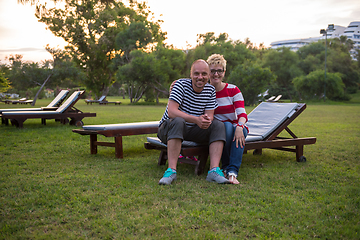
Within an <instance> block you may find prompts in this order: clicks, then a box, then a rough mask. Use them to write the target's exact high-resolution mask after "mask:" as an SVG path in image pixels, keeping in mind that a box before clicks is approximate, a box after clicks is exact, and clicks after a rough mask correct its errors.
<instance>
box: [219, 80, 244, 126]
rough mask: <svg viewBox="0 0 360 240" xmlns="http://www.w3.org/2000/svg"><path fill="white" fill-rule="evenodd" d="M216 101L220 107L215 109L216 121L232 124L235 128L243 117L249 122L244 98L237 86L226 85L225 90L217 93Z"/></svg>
mask: <svg viewBox="0 0 360 240" xmlns="http://www.w3.org/2000/svg"><path fill="white" fill-rule="evenodd" d="M216 101H217V103H218V105H219V106H218V107H217V108H216V109H215V114H214V117H215V118H216V119H218V120H220V121H222V122H231V123H232V124H233V125H234V126H236V125H237V123H238V121H239V119H240V118H241V117H244V118H245V119H246V122H247V120H248V118H247V114H246V111H245V103H244V97H243V95H242V93H241V92H240V89H239V88H238V87H237V86H235V85H234V84H229V83H226V85H225V87H224V89H222V90H221V91H219V92H216Z"/></svg>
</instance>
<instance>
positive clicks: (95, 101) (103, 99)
mask: <svg viewBox="0 0 360 240" xmlns="http://www.w3.org/2000/svg"><path fill="white" fill-rule="evenodd" d="M105 99H106V96H105V95H102V96H101V97H100V98H99V99H98V100H92V99H85V102H86V103H87V104H88V105H89V103H90V104H93V103H99V102H102V101H105Z"/></svg>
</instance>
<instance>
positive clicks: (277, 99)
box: [266, 95, 282, 102]
mask: <svg viewBox="0 0 360 240" xmlns="http://www.w3.org/2000/svg"><path fill="white" fill-rule="evenodd" d="M281 97H282V95H278V96H277V97H276V98H275V99H270V98H269V99H268V100H266V101H267V102H279V100H280V98H281Z"/></svg>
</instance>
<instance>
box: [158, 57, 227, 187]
mask: <svg viewBox="0 0 360 240" xmlns="http://www.w3.org/2000/svg"><path fill="white" fill-rule="evenodd" d="M209 76H210V70H209V65H208V64H207V62H206V61H204V60H202V59H199V60H196V61H195V62H194V63H193V64H192V66H191V71H190V77H191V79H179V80H178V81H176V83H175V85H174V87H173V89H172V91H171V93H170V97H169V102H168V105H167V107H166V110H165V113H164V115H163V117H162V119H161V121H160V124H159V130H158V138H159V139H160V140H161V141H162V142H163V143H165V144H167V153H168V169H167V170H166V171H165V174H164V176H163V177H162V178H161V179H160V181H159V184H161V185H169V184H171V183H172V181H174V180H176V175H177V174H176V166H177V161H178V157H179V154H180V151H181V143H182V141H183V140H187V141H193V142H196V143H200V144H209V155H210V171H209V172H208V175H207V177H206V180H207V181H210V182H217V183H229V181H228V180H227V179H226V178H225V177H224V174H223V173H222V171H221V170H220V168H219V163H220V158H221V154H222V150H223V146H224V142H225V141H226V140H225V139H226V138H225V127H224V124H223V123H222V122H221V121H218V120H216V119H214V110H215V108H216V107H217V106H218V105H217V103H216V92H215V88H214V87H213V86H212V85H210V84H208V80H209Z"/></svg>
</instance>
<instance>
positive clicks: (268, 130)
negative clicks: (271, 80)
mask: <svg viewBox="0 0 360 240" xmlns="http://www.w3.org/2000/svg"><path fill="white" fill-rule="evenodd" d="M305 108H306V104H303V103H302V104H298V103H267V102H262V103H260V104H259V105H258V106H257V107H256V108H255V109H254V110H253V111H252V112H251V113H250V114H249V115H248V119H249V121H248V123H247V124H246V125H247V126H248V127H249V129H250V132H249V134H248V136H247V137H246V144H245V150H244V151H245V152H247V151H248V150H252V149H254V154H261V153H262V149H264V148H269V149H276V150H281V151H289V152H294V153H295V154H296V160H297V161H298V162H305V161H306V158H305V157H304V156H303V149H304V145H308V144H315V142H316V138H315V137H309V138H298V137H297V136H296V135H295V134H294V133H293V132H292V131H291V130H290V129H289V127H288V126H289V124H290V123H291V122H292V121H293V120H294V119H295V118H296V117H297V116H299V114H301V113H302V112H303V111H304V110H305ZM284 130H285V131H286V132H288V133H289V135H290V136H291V138H284V137H279V134H280V133H281V132H283V131H284ZM147 139H148V142H146V143H145V148H146V149H157V150H160V151H161V152H160V157H159V161H158V164H159V165H164V164H165V163H166V160H167V148H166V145H165V144H163V143H161V141H160V140H159V139H158V138H152V137H148V138H147ZM290 147H292V148H290ZM181 153H182V155H183V156H184V155H185V156H199V157H198V159H199V161H198V162H196V163H192V164H194V165H196V169H195V172H196V173H197V174H198V175H200V174H202V173H203V172H204V169H205V166H206V162H207V158H208V154H209V152H208V146H199V145H196V144H195V143H192V145H188V144H187V143H185V144H184V143H183V146H182V150H181Z"/></svg>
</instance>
